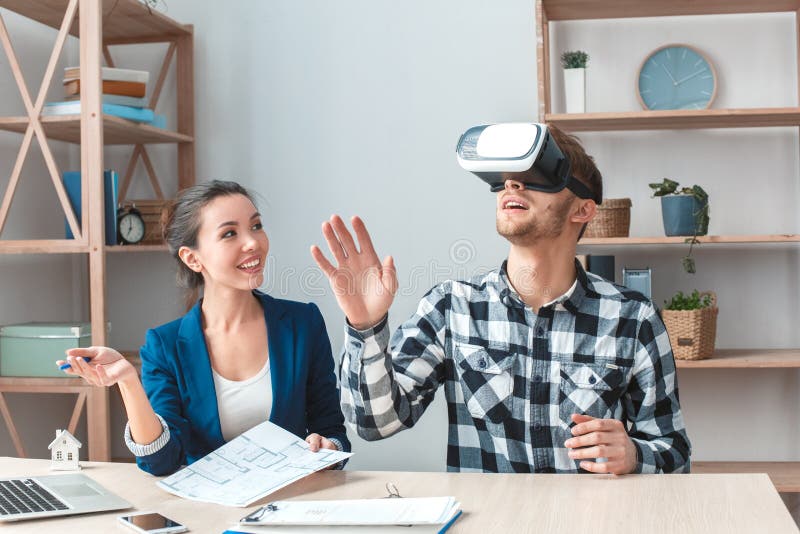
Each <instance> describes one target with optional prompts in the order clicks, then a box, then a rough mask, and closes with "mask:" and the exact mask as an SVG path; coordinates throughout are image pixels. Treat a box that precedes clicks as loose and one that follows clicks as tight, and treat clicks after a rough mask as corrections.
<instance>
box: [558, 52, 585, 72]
mask: <svg viewBox="0 0 800 534" xmlns="http://www.w3.org/2000/svg"><path fill="white" fill-rule="evenodd" d="M588 62H589V54H587V53H586V52H584V51H582V50H574V51H573V50H570V51H567V52H564V53H563V54H561V66H562V67H564V68H565V69H585V68H586V64H587V63H588Z"/></svg>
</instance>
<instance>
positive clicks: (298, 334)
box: [58, 180, 350, 475]
mask: <svg viewBox="0 0 800 534" xmlns="http://www.w3.org/2000/svg"><path fill="white" fill-rule="evenodd" d="M164 238H165V241H166V242H167V245H168V247H169V250H170V253H171V254H172V256H173V257H174V258H175V259H176V261H177V264H178V283H179V285H181V286H182V287H184V288H186V289H187V290H189V291H190V295H191V297H190V298H192V300H197V302H196V303H195V304H194V306H193V307H192V308H191V309H190V310H189V312H188V313H187V314H186V315H185V316H183V317H181V318H179V319H177V320H175V321H172V322H171V323H167V324H165V325H162V326H160V327H158V328H154V329H152V330H150V331H148V332H147V336H146V340H145V344H144V346H143V347H142V349H141V358H142V378H141V381H140V380H139V377H138V376H137V374H136V371H135V370H134V368H133V367H132V366H131V364H130V363H128V362H127V360H125V359H124V358H123V357H122V356H121V355H120V354H119V353H118V352H117V351H115V350H114V349H111V348H107V347H90V348H86V349H74V350H69V351H67V360H66V363H67V364H68V365H66V366H65V367H66V370H65V372H67V373H68V374H75V375H78V376H81V377H83V378H84V379H85V380H87V381H88V382H90V383H91V384H94V385H97V386H110V385H113V384H119V387H120V392H121V393H122V398H123V401H124V403H125V409H126V411H127V414H128V425H127V426H126V428H125V442H126V444H127V445H128V448H129V449H130V450H131V451H132V452H133V453H134V454H135V455H136V460H137V463H138V464H139V467H140V468H142V469H143V470H145V471H148V472H150V473H152V474H154V475H165V474H168V473H172V472H174V471H175V470H177V469H178V468H179V467H180V466H181V465H186V464H191V463H192V462H194V461H196V460H198V459H200V458H202V457H203V456H205V455H206V454H208V453H210V452H211V451H213V450H214V449H217V448H218V447H220V446H222V445H223V444H224V443H225V442H227V441H230V440H231V439H233V438H235V437H236V436H238V435H240V434H241V433H243V432H245V431H246V430H249V429H250V428H252V427H253V426H255V425H257V424H259V423H261V422H264V421H267V420H269V421H272V422H273V423H275V424H277V425H279V426H281V427H283V428H285V429H286V430H289V431H290V432H292V433H294V434H296V435H298V436H300V437H305V438H306V441H307V442H308V443H309V445H310V448H311V450H312V451H317V450H319V449H320V448H328V449H335V450H347V451H349V450H350V443H349V442H348V440H347V437H346V436H345V429H344V417H343V416H342V412H341V409H340V408H339V392H338V389H337V387H336V377H335V375H334V365H333V358H332V355H331V348H330V341H329V339H328V333H327V331H326V329H325V323H324V321H323V319H322V315H321V314H320V312H319V309H318V308H317V307H316V306H315V305H314V304H311V303H309V304H304V303H300V302H292V301H287V300H280V299H275V298H272V297H270V296H269V295H266V294H264V293H262V292H260V291H258V290H257V288H258V287H259V286H261V284H262V283H263V281H264V266H265V264H266V257H267V253H268V252H269V239H268V238H267V234H266V232H265V231H264V228H263V226H262V224H261V214H260V213H259V212H258V209H257V208H256V206H255V203H254V202H253V199H252V196H251V195H250V194H249V193H248V191H247V190H246V189H245V188H243V187H242V186H241V185H239V184H237V183H235V182H225V181H218V180H215V181H212V182H208V183H205V184H199V185H196V186H193V187H191V188H189V189H187V190H185V191H183V192H182V193H181V194H180V195H179V197H178V199H177V200H176V202H175V203H174V204H173V206H172V207H171V209H170V212H169V216H168V219H167V224H166V225H165V230H164ZM200 291H202V294H203V296H202V298H200V299H197V294H198V293H199V292H200ZM84 359H88V361H84ZM58 363H59V364H64V363H65V362H64V361H62V360H60V361H59V362H58ZM210 391H214V395H209V394H208V392H210Z"/></svg>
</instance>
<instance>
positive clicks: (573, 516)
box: [0, 458, 799, 534]
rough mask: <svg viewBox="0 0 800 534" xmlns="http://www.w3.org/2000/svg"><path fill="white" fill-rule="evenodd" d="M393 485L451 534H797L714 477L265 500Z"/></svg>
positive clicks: (324, 483)
mask: <svg viewBox="0 0 800 534" xmlns="http://www.w3.org/2000/svg"><path fill="white" fill-rule="evenodd" d="M49 465H50V461H49V460H27V459H19V458H0V473H2V476H4V477H6V476H21V475H22V476H24V475H44V474H50V471H49ZM83 466H84V469H83V470H82V472H83V473H84V474H85V475H87V476H89V477H91V478H93V479H95V480H96V481H98V482H99V483H100V484H102V485H103V486H105V487H107V488H108V489H110V490H112V491H114V492H116V493H117V494H119V495H120V496H121V497H123V498H125V499H127V500H128V501H129V502H131V503H132V504H134V505H135V506H136V509H137V510H155V511H158V512H161V513H162V514H164V515H166V516H168V517H170V518H172V519H175V520H176V521H180V522H181V523H183V524H184V525H186V526H187V527H189V529H190V530H191V532H198V533H199V532H202V533H206V532H208V533H220V532H222V531H223V530H225V529H226V528H227V527H229V526H231V525H232V524H234V523H235V522H236V520H237V519H238V518H240V517H242V516H243V515H245V514H246V513H247V511H249V510H252V509H253V508H254V507H255V505H254V506H251V507H248V508H227V507H224V506H216V505H211V504H205V503H198V502H194V501H188V500H185V499H181V498H178V497H175V496H173V495H171V494H169V493H166V492H164V491H162V490H160V489H159V488H157V487H156V486H155V481H156V478H155V477H152V476H150V475H148V474H146V473H144V472H142V471H140V470H139V469H138V468H137V467H136V466H135V465H134V464H119V463H118V464H115V463H99V462H84V463H83ZM389 481H390V482H394V484H395V485H396V486H397V489H398V490H399V492H400V494H401V495H403V496H405V497H428V496H441V495H454V496H455V497H456V498H458V500H459V501H461V506H462V509H463V510H464V515H463V516H462V517H461V518H460V519H459V520H458V521H457V522H456V523H455V525H454V526H453V528H452V529H451V530H450V531H449V532H453V533H454V534H458V533H465V532H467V533H472V532H475V533H480V534H493V533H517V532H520V533H523V532H530V533H536V534H543V533H560V532H564V533H570V534H574V533H591V534H601V533H605V532H609V533H611V532H613V533H626V532H628V533H636V534H642V533H643V534H657V533H669V534H674V533H681V534H687V533H692V532H697V533H703V534H708V533H715V532H719V533H724V534H730V533H736V532H742V533H744V532H747V533H751V532H769V533H770V534H780V533H789V532H791V533H797V532H799V531H798V529H797V526H796V525H795V523H794V521H793V520H792V518H791V516H790V515H789V512H788V511H787V510H786V507H785V506H784V504H783V502H782V501H781V499H780V497H779V496H778V493H777V492H776V491H775V488H774V486H773V485H772V483H771V482H770V480H769V478H768V477H767V475H764V474H720V475H631V476H625V477H612V476H603V475H512V474H502V475H488V474H487V475H484V474H456V473H408V472H390V471H325V472H321V473H316V474H314V475H312V476H310V477H307V478H305V479H303V480H301V481H299V482H296V483H295V484H293V485H291V486H289V487H287V488H284V489H283V490H281V491H279V492H277V493H274V494H273V495H271V496H270V497H268V498H267V499H264V501H263V502H268V501H270V500H279V499H292V498H301V499H343V498H377V497H384V496H386V489H385V487H384V486H385V484H386V482H389ZM120 513H121V512H111V513H105V514H91V515H83V516H72V517H69V518H56V519H46V520H36V521H21V522H18V523H6V524H0V534H4V533H5V532H12V531H13V532H14V533H15V534H16V533H17V532H19V533H20V534H22V533H25V532H36V533H37V534H41V533H42V532H59V533H70V532H76V533H80V534H90V533H94V532H120V533H121V532H122V531H123V530H122V528H121V527H118V526H117V525H116V516H117V515H119V514H120Z"/></svg>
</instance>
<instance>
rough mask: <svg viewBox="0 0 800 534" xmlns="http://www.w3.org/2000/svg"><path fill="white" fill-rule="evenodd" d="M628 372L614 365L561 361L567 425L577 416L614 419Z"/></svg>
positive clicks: (563, 412) (562, 409)
mask: <svg viewBox="0 0 800 534" xmlns="http://www.w3.org/2000/svg"><path fill="white" fill-rule="evenodd" d="M626 375H627V369H625V368H622V367H619V366H617V365H614V364H611V363H603V362H600V363H578V362H561V364H560V383H559V403H558V404H559V412H560V415H561V420H562V422H564V423H565V424H566V425H568V426H569V425H570V424H571V422H572V419H571V417H570V416H571V415H572V414H574V413H577V414H584V415H589V416H592V417H598V418H612V417H614V416H615V413H614V412H615V410H616V407H617V405H618V403H619V400H620V398H621V397H622V394H623V393H624V391H625V389H626V386H627V383H626Z"/></svg>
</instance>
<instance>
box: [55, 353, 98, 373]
mask: <svg viewBox="0 0 800 534" xmlns="http://www.w3.org/2000/svg"><path fill="white" fill-rule="evenodd" d="M83 361H85V362H90V361H92V359H91V358H88V357H86V356H84V357H83ZM71 367H72V366H71V365H70V364H68V363H65V364H62V365H59V366H58V368H59V369H61V370H62V371H63V370H64V369H70V368H71Z"/></svg>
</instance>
